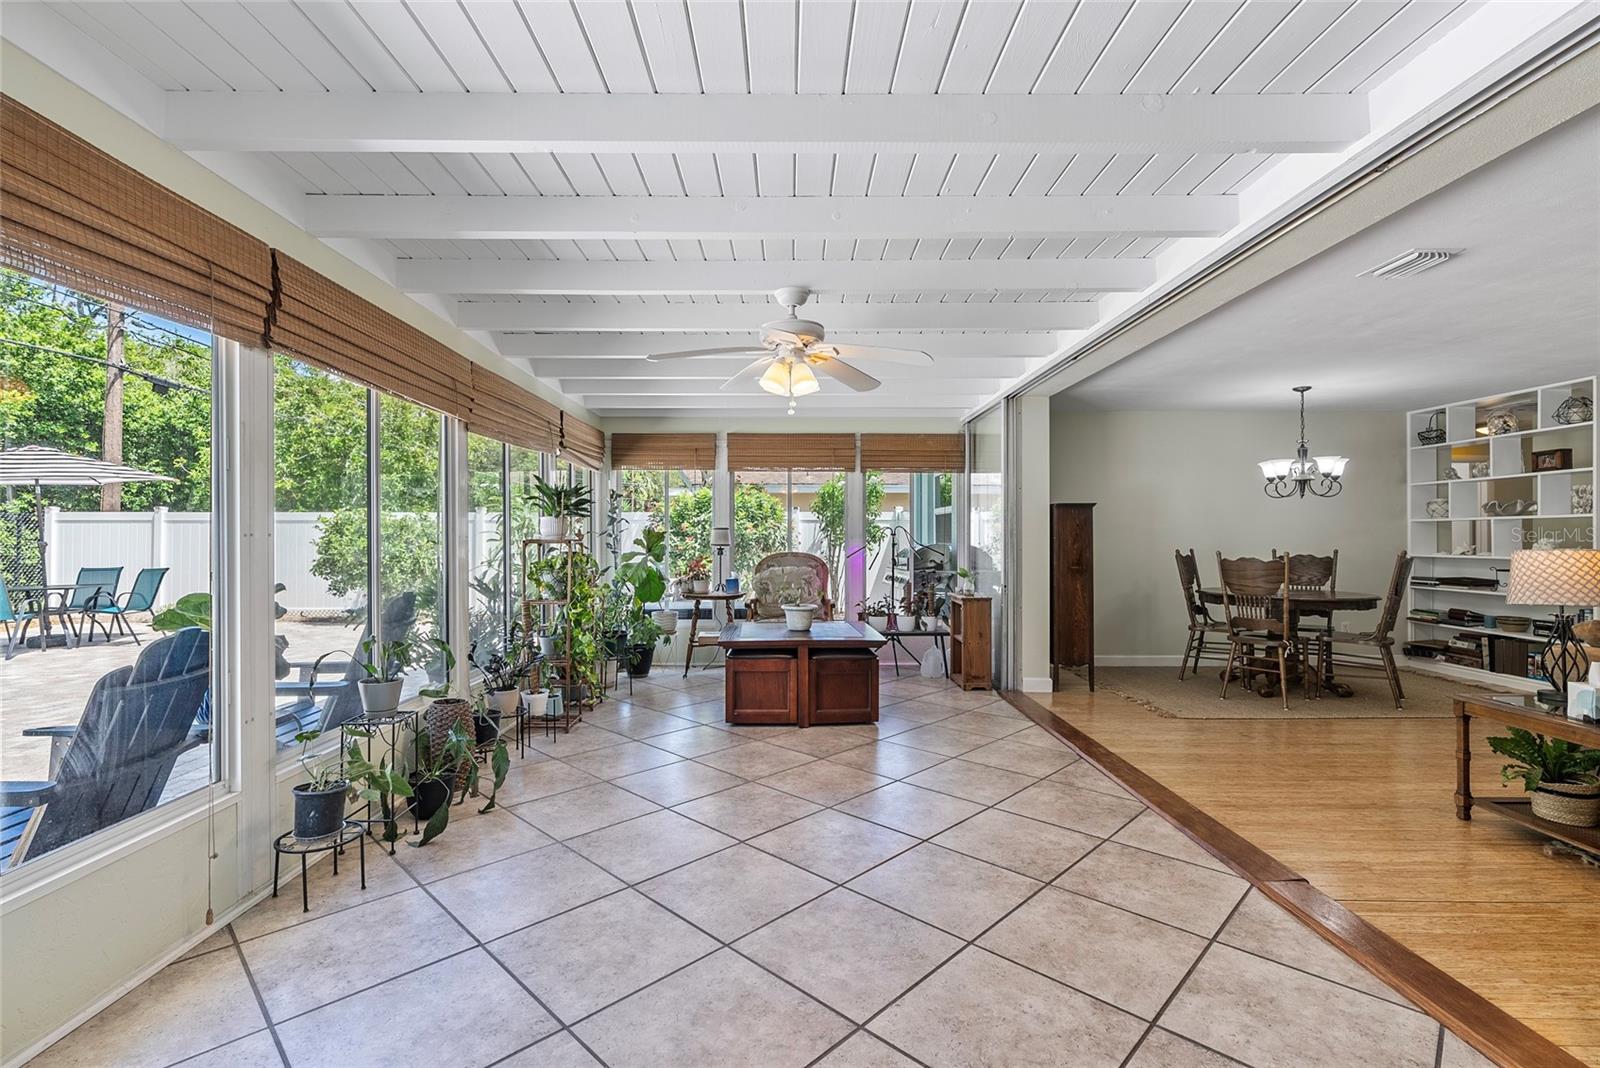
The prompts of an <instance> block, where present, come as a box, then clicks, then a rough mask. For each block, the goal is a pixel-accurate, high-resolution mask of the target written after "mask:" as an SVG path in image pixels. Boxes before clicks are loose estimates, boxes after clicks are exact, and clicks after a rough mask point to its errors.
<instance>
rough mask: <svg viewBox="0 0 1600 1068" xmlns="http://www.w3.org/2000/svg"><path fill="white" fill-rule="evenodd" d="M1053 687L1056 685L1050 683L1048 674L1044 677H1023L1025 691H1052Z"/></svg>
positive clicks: (1023, 690) (1023, 689)
mask: <svg viewBox="0 0 1600 1068" xmlns="http://www.w3.org/2000/svg"><path fill="white" fill-rule="evenodd" d="M1053 689H1055V687H1054V686H1052V685H1051V684H1050V676H1048V675H1045V676H1043V677H1042V678H1028V677H1027V676H1026V675H1024V676H1023V677H1022V692H1023V693H1050V692H1051V691H1052V690H1053Z"/></svg>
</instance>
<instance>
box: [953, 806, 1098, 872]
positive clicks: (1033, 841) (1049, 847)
mask: <svg viewBox="0 0 1600 1068" xmlns="http://www.w3.org/2000/svg"><path fill="white" fill-rule="evenodd" d="M933 844H934V845H940V846H944V847H945V848H946V849H953V850H955V851H956V852H957V853H965V854H966V855H967V856H969V857H977V858H978V859H979V860H987V861H988V862H989V863H990V864H998V865H999V866H1000V867H1002V868H1010V869H1011V870H1012V871H1014V872H1020V873H1021V874H1023V875H1026V876H1028V877H1029V878H1031V879H1039V880H1042V881H1045V882H1048V881H1049V880H1051V879H1054V878H1055V877H1056V876H1058V875H1060V874H1061V873H1062V872H1064V871H1066V870H1067V868H1068V867H1069V866H1071V865H1072V864H1073V863H1074V862H1075V861H1077V860H1078V859H1079V858H1080V857H1082V856H1083V855H1084V854H1085V853H1087V852H1089V850H1091V849H1093V848H1094V847H1095V846H1097V845H1099V844H1100V839H1098V838H1093V837H1091V836H1089V835H1087V834H1079V833H1078V832H1077V831H1069V830H1067V829H1066V828H1065V827H1057V826H1056V825H1055V824H1053V823H1043V822H1040V821H1039V820H1031V819H1028V818H1027V817H1026V816H1018V815H1014V814H1013V813H1010V812H1001V811H999V810H998V809H989V810H988V811H987V812H980V813H978V814H977V815H976V816H974V817H972V818H971V819H970V820H964V821H963V822H961V823H958V824H956V825H955V826H954V827H952V828H950V829H949V830H948V831H945V832H944V833H943V834H941V835H939V836H938V837H936V838H934V839H933Z"/></svg>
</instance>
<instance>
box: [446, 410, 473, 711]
mask: <svg viewBox="0 0 1600 1068" xmlns="http://www.w3.org/2000/svg"><path fill="white" fill-rule="evenodd" d="M443 504H444V580H445V581H444V597H445V603H446V605H447V608H446V610H445V618H446V620H447V623H448V630H449V633H448V636H447V637H446V639H445V640H446V641H448V642H449V643H450V649H451V651H452V652H453V653H455V657H456V669H455V671H454V673H452V674H451V676H450V683H451V685H452V686H453V687H454V688H455V690H456V691H457V692H458V693H459V694H460V695H462V696H465V695H466V692H467V680H468V677H469V676H468V672H469V671H470V669H471V665H469V664H468V663H467V651H468V645H469V642H468V638H467V574H468V570H469V562H468V555H469V554H468V550H467V512H468V511H469V508H470V505H471V496H470V490H469V482H468V476H467V427H466V424H465V423H463V422H462V421H461V420H459V419H449V418H447V419H445V421H444V502H443Z"/></svg>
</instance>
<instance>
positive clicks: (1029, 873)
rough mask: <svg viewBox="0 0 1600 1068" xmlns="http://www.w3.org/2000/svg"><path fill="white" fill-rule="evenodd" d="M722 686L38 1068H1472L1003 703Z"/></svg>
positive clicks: (269, 926) (526, 773) (652, 684)
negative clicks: (769, 696) (783, 706)
mask: <svg viewBox="0 0 1600 1068" xmlns="http://www.w3.org/2000/svg"><path fill="white" fill-rule="evenodd" d="M721 685H722V683H721V677H720V675H719V674H718V673H716V672H714V671H713V672H696V673H695V674H694V675H693V676H692V677H691V678H689V679H687V680H684V679H680V678H678V677H677V676H676V675H675V674H666V675H658V676H655V677H653V678H652V679H651V680H650V681H649V682H641V683H638V684H636V685H635V687H634V692H633V694H632V697H631V698H628V697H619V698H617V699H614V700H611V701H608V702H607V703H606V704H605V705H603V706H602V707H601V708H600V709H599V710H598V711H596V712H595V713H593V714H592V715H591V716H590V717H589V722H587V723H585V724H584V725H582V726H581V727H579V728H577V729H576V730H574V732H573V733H572V734H571V735H569V736H563V737H559V738H556V739H553V740H551V739H543V738H541V739H539V740H538V741H537V742H536V744H535V746H534V747H533V748H530V749H529V751H528V756H527V758H526V759H521V760H515V761H514V765H513V770H512V771H511V773H510V775H509V777H508V779H507V783H506V787H505V788H504V790H503V791H502V794H501V802H502V806H503V807H502V808H501V809H500V810H499V811H497V812H491V813H488V814H483V815H479V814H476V813H475V812H474V811H473V810H471V809H466V810H463V811H462V814H461V815H460V816H458V817H457V818H455V819H453V820H452V822H451V826H450V829H449V830H448V831H447V832H446V834H445V835H444V836H443V837H441V838H440V839H438V840H437V841H436V842H434V843H432V844H430V845H429V846H428V847H427V848H425V849H414V848H412V847H410V846H409V845H406V844H402V845H401V846H400V848H399V851H398V853H397V855H396V856H395V857H394V858H393V859H391V858H389V857H388V856H387V855H386V854H384V853H383V852H382V851H381V850H380V849H377V848H375V847H371V846H370V844H369V849H368V853H367V862H368V884H367V890H366V891H365V892H363V891H361V890H360V889H359V888H358V887H357V885H356V879H355V877H354V874H353V871H352V868H353V865H352V866H344V867H343V868H342V870H341V872H340V874H339V875H338V876H337V877H334V876H333V875H332V871H331V866H330V865H327V864H325V863H324V864H319V865H316V866H315V867H313V869H312V874H311V879H312V883H313V885H312V887H311V901H312V911H311V912H310V913H306V914H302V913H301V911H300V894H299V892H298V891H299V888H298V887H295V886H294V885H293V884H292V883H291V884H289V885H288V887H287V889H286V890H285V891H284V892H283V894H282V896H280V897H279V898H278V899H276V900H273V899H268V900H266V901H264V902H262V903H261V904H259V905H257V906H256V907H255V908H253V909H252V910H250V911H249V912H248V913H246V914H245V915H243V916H241V917H240V918H239V919H238V920H236V921H235V922H234V923H233V924H232V925H231V926H229V927H228V928H225V929H223V930H222V931H219V932H218V933H217V934H215V935H213V936H212V937H211V938H209V939H207V940H206V941H204V942H202V943H201V944H200V945H198V946H197V947H195V949H194V950H192V951H191V952H190V953H189V954H188V955H186V956H185V957H184V958H182V959H181V960H179V961H178V962H177V963H175V964H173V965H171V966H170V967H168V968H167V969H166V970H165V971H163V972H162V973H161V974H159V975H157V976H156V977H155V978H154V979H152V980H150V981H149V982H147V983H145V984H144V985H143V986H141V987H140V988H138V989H137V990H135V991H133V992H132V993H130V994H128V995H127V996H126V997H124V998H123V999H122V1000H120V1001H118V1002H117V1003H116V1004H114V1005H112V1006H111V1007H110V1008H108V1009H107V1010H106V1011H105V1012H103V1013H101V1014H100V1015H99V1016H98V1017H96V1018H95V1019H93V1020H91V1021H89V1022H88V1023H86V1024H84V1025H83V1026H82V1027H80V1028H79V1029H78V1030H77V1031H75V1032H74V1033H73V1034H71V1035H69V1036H67V1037H66V1038H64V1039H63V1040H61V1041H60V1042H58V1043H57V1044H56V1045H55V1046H53V1047H52V1048H50V1049H49V1050H47V1051H46V1052H45V1053H44V1054H42V1055H41V1056H40V1057H39V1058H37V1059H36V1060H35V1061H34V1064H35V1065H37V1066H38V1068H62V1066H73V1065H81V1066H91V1065H92V1066H102V1065H113V1064H115V1065H119V1066H149V1068H161V1066H165V1065H170V1064H179V1063H181V1064H184V1065H189V1066H199V1065H217V1066H226V1068H254V1066H257V1065H284V1064H288V1065H295V1066H304V1065H311V1066H320V1065H334V1064H354V1065H368V1064H374V1065H375V1064H392V1063H423V1064H428V1063H448V1064H452V1065H491V1064H494V1065H504V1066H517V1068H579V1066H593V1065H612V1066H616V1068H633V1066H640V1068H673V1066H679V1065H681V1066H685V1068H710V1066H716V1065H739V1066H752V1068H783V1066H794V1068H800V1066H804V1065H817V1066H819V1068H867V1066H880V1068H893V1066H905V1065H918V1064H922V1065H933V1066H944V1065H949V1066H963V1068H965V1066H970V1068H978V1066H984V1068H989V1066H1009V1065H1018V1066H1022V1065H1050V1066H1074V1065H1083V1066H1100V1065H1104V1066H1108V1068H1117V1066H1126V1068H1185V1066H1194V1068H1211V1066H1223V1065H1239V1064H1244V1065H1250V1066H1255V1068H1270V1066H1279V1065H1293V1066H1296V1068H1333V1066H1343V1065H1349V1066H1361V1068H1367V1066H1375V1065H1384V1066H1397V1068H1439V1066H1440V1065H1443V1064H1449V1065H1462V1066H1473V1065H1479V1066H1481V1065H1486V1064H1488V1062H1487V1061H1485V1060H1482V1059H1481V1058H1478V1056H1477V1055H1476V1054H1475V1053H1473V1052H1472V1051H1471V1050H1470V1049H1468V1048H1467V1047H1466V1046H1464V1045H1463V1044H1462V1043H1460V1042H1459V1041H1457V1040H1456V1039H1455V1038H1454V1037H1453V1036H1450V1035H1447V1034H1446V1033H1445V1032H1443V1031H1442V1029H1441V1028H1440V1027H1439V1025H1438V1024H1437V1023H1435V1022H1434V1021H1433V1020H1431V1019H1430V1018H1429V1017H1427V1016H1425V1015H1423V1014H1422V1013H1420V1012H1418V1011H1416V1010H1415V1009H1414V1008H1412V1007H1411V1006H1410V1005H1409V1004H1408V1003H1407V1002H1406V1001H1405V999H1404V998H1402V997H1400V996H1399V995H1398V994H1396V993H1394V992H1393V991H1391V990H1389V989H1388V988H1387V987H1386V986H1384V984H1382V983H1381V982H1379V981H1378V980H1377V979H1375V978H1373V977H1372V976H1371V975H1369V974H1368V973H1367V972H1366V971H1364V970H1363V969H1361V968H1360V967H1359V966H1357V965H1355V964H1354V963H1353V962H1351V961H1350V960H1349V959H1347V958H1346V957H1344V956H1343V955H1342V954H1340V953H1339V952H1337V951H1336V950H1334V949H1332V948H1331V947H1330V946H1328V945H1327V944H1326V943H1324V942H1323V941H1322V940H1321V939H1319V938H1318V937H1317V936H1316V935H1314V934H1312V933H1311V932H1310V931H1309V930H1307V929H1305V928H1304V927H1302V926H1301V925H1300V924H1299V923H1298V922H1297V921H1296V920H1294V919H1293V918H1292V917H1291V916H1289V914H1288V913H1286V912H1283V911H1282V910H1280V909H1279V908H1277V907H1276V906H1275V905H1273V904H1271V903H1270V902H1268V901H1267V900H1266V899H1265V898H1263V897H1261V896H1260V895H1258V894H1257V893H1255V892H1254V891H1252V890H1250V889H1249V887H1248V885H1247V884H1246V883H1245V882H1244V881H1243V880H1242V879H1239V878H1238V877H1236V876H1235V875H1233V874H1232V873H1231V872H1230V871H1229V870H1228V869H1227V867H1226V866H1225V865H1223V864H1222V863H1220V862H1219V861H1217V860H1216V859H1215V858H1213V857H1211V856H1210V855H1209V854H1208V853H1206V852H1205V851H1204V850H1202V849H1200V848H1199V847H1198V846H1196V845H1194V844H1193V843H1192V842H1190V841H1189V840H1188V839H1187V838H1185V837H1184V836H1183V835H1181V834H1179V833H1178V832H1177V831H1176V830H1174V829H1173V828H1171V827H1170V826H1169V825H1168V824H1167V823H1166V822H1165V821H1164V820H1162V819H1161V818H1160V817H1159V816H1157V815H1156V814H1154V813H1152V812H1150V811H1149V810H1147V809H1146V808H1145V807H1144V806H1143V805H1142V804H1141V803H1139V801H1137V800H1136V799H1134V798H1133V797H1131V796H1129V795H1128V794H1127V793H1126V792H1125V791H1123V790H1122V789H1121V788H1119V787H1118V786H1117V785H1116V784H1115V783H1113V782H1111V781H1110V780H1109V779H1107V778H1106V777H1105V776H1104V775H1102V774H1100V773H1099V772H1098V771H1097V770H1095V768H1094V767H1092V766H1091V765H1089V764H1088V763H1086V762H1084V761H1081V760H1079V759H1078V756H1077V754H1076V753H1075V752H1074V751H1073V750H1071V749H1069V748H1068V747H1066V746H1065V745H1063V744H1062V743H1060V742H1059V741H1057V740H1056V739H1055V738H1054V737H1053V736H1052V735H1050V734H1049V733H1048V732H1046V731H1044V730H1042V729H1040V728H1038V727H1036V726H1033V725H1032V724H1030V723H1029V721H1028V720H1026V719H1024V718H1023V717H1022V716H1021V715H1020V714H1018V713H1017V712H1015V711H1014V710H1013V709H1012V708H1011V707H1010V706H1009V705H1007V704H1005V703H1004V702H1001V701H998V700H996V699H994V698H993V697H992V695H990V694H986V693H963V692H961V691H959V690H956V689H953V688H951V687H949V686H948V685H947V684H944V683H941V682H928V681H924V680H921V679H910V678H907V679H904V680H899V681H896V680H893V679H892V677H887V678H886V680H885V683H884V686H883V708H882V720H881V722H880V723H879V724H877V725H875V726H873V727H859V728H858V727H822V728H814V729H812V730H808V731H795V730H792V729H786V728H735V729H728V728H727V726H726V725H725V724H724V723H723V721H722V713H721ZM199 1007H203V1011H197V1008H199Z"/></svg>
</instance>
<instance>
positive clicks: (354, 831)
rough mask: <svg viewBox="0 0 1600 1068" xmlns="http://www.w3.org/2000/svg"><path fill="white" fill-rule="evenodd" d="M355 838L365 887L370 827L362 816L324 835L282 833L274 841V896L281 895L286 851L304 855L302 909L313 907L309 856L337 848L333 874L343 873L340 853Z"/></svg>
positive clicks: (301, 892) (347, 821)
mask: <svg viewBox="0 0 1600 1068" xmlns="http://www.w3.org/2000/svg"><path fill="white" fill-rule="evenodd" d="M351 842H356V843H358V845H357V849H358V850H359V851H360V854H361V889H363V890H365V889H366V888H367V828H366V827H365V826H364V825H363V824H362V822H361V821H360V820H345V821H344V826H343V827H340V828H339V830H338V832H337V833H336V834H330V835H327V836H326V837H324V838H296V837H295V836H294V832H293V831H285V832H284V833H283V834H280V835H278V838H277V840H276V841H274V842H273V843H272V896H273V897H277V896H278V862H279V861H280V860H282V859H283V856H284V854H285V853H287V854H290V855H292V856H298V857H299V858H300V911H301V912H310V911H311V891H310V890H309V889H308V888H307V886H306V868H307V864H306V858H307V857H309V856H310V855H311V854H312V853H326V852H329V851H330V850H331V851H332V852H333V874H335V875H338V874H339V854H340V853H342V852H344V847H345V846H347V845H349V844H350V843H351Z"/></svg>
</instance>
